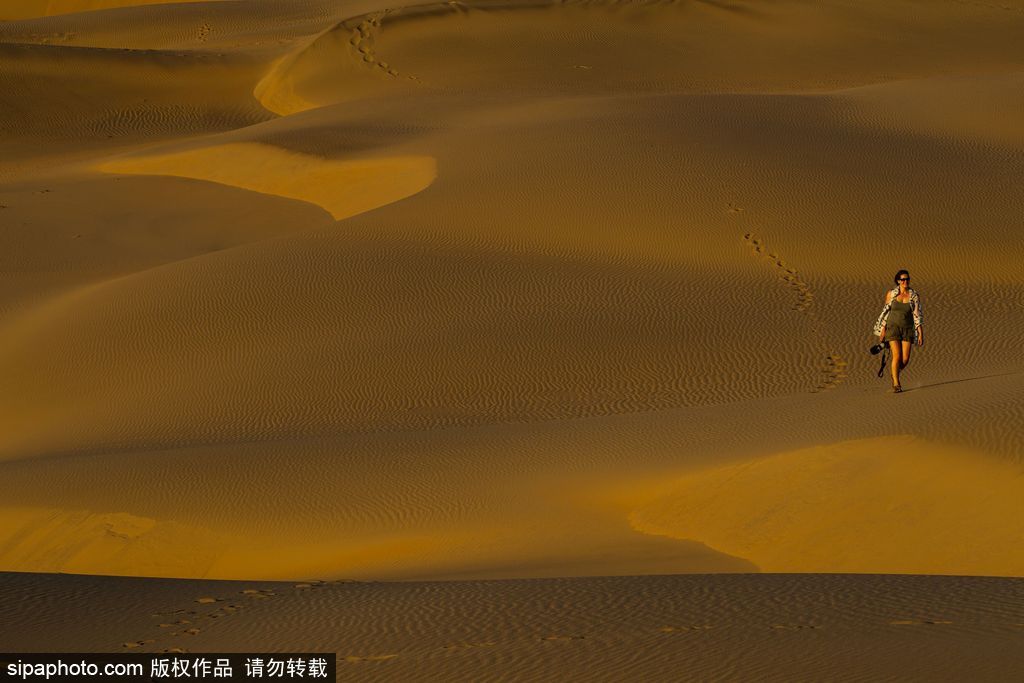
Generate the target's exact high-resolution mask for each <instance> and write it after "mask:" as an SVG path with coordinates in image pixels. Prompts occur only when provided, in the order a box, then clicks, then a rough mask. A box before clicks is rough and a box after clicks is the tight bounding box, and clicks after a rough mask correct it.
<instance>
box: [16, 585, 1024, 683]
mask: <svg viewBox="0 0 1024 683" xmlns="http://www.w3.org/2000/svg"><path fill="white" fill-rule="evenodd" d="M1022 591H1024V580H1021V579H1006V578H979V577H974V578H971V577H952V576H893V575H888V576H882V575H844V574H830V575H823V574H801V575H793V574H743V575H713V576H708V575H673V576H620V577H601V578H578V577H577V578H560V579H509V580H501V581H441V582H418V581H417V582H393V583H392V582H367V583H360V582H332V581H325V582H322V583H315V582H295V583H293V582H287V583H282V582H251V581H204V580H180V579H179V580H172V579H149V578H134V577H131V578H126V577H109V576H78V575H63V576H54V575H46V574H11V573H3V574H0V618H2V619H3V622H4V623H6V624H11V625H12V626H15V627H16V630H15V632H14V633H12V635H11V638H10V640H9V641H8V642H10V643H12V644H13V645H14V646H15V647H14V649H15V650H16V651H18V650H22V649H24V650H25V651H28V650H30V649H31V648H33V647H35V646H37V645H38V643H39V642H41V641H46V640H47V639H52V638H54V637H60V638H61V639H62V640H61V642H63V643H66V644H67V647H68V648H69V650H71V651H75V652H109V651H118V652H176V651H186V652H232V651H233V652H246V651H248V650H246V648H247V647H251V645H252V644H253V643H273V644H274V647H275V649H276V651H278V652H309V651H318V652H336V653H337V680H339V681H363V680H365V681H414V680H415V681H419V680H437V681H444V680H448V681H451V680H472V681H497V680H503V681H504V680H515V681H550V680H553V678H554V676H555V675H558V676H560V677H561V678H562V679H563V680H579V681H651V680H674V681H679V680H686V681H697V680H700V681H710V680H749V681H754V680H757V681H823V680H829V681H879V680H901V681H936V680H950V681H953V680H956V681H963V680H971V681H1007V680H1014V679H1015V677H1016V674H1018V673H1019V672H1021V671H1022V670H1024V648H1021V647H1020V642H1021V639H1022V638H1024V601H1022V599H1021V598H1022V596H1024V593H1022ZM38 595H45V596H47V598H48V600H47V601H46V602H45V603H42V602H38V601H32V602H31V604H32V605H33V608H32V609H28V610H26V609H19V606H20V605H22V604H24V603H25V602H27V600H26V598H25V596H38ZM97 620H101V621H102V623H103V625H104V627H103V629H102V630H100V629H97V628H94V627H88V626H86V625H87V624H95V623H96V622H97ZM41 634H46V635H45V636H43V635H41ZM780 655H781V656H780ZM895 672H899V675H894V673H895Z"/></svg>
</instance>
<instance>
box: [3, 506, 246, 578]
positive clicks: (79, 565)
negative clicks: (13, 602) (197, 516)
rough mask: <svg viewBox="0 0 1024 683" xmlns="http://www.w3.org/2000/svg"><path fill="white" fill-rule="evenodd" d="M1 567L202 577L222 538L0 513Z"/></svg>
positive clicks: (107, 518) (44, 511) (107, 521)
mask: <svg viewBox="0 0 1024 683" xmlns="http://www.w3.org/2000/svg"><path fill="white" fill-rule="evenodd" d="M0 529H4V530H6V531H7V533H6V534H5V535H4V538H3V542H2V543H0V557H2V558H3V560H2V561H3V566H5V567H9V568H11V569H13V570H15V571H17V570H21V571H34V572H38V571H61V572H79V573H84V574H107V575H114V576H125V575H128V576H139V575H142V576H181V575H183V574H184V575H191V576H196V575H203V574H205V573H206V572H207V571H208V570H209V568H210V565H211V563H212V562H213V560H214V558H215V557H216V556H217V555H218V554H219V548H220V547H221V546H222V545H223V544H224V542H225V540H226V537H224V536H223V535H221V534H216V533H213V532H211V531H210V530H209V529H204V528H199V527H196V526H190V525H185V524H179V523H177V522H173V521H168V520H157V519H152V518H149V517H141V516H138V515H133V514H130V513H127V512H93V511H91V510H70V509H59V508H28V507H5V508H0Z"/></svg>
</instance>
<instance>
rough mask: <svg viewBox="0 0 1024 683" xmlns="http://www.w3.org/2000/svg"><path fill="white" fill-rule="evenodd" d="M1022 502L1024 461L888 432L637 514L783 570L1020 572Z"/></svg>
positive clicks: (777, 461) (799, 454)
mask: <svg viewBox="0 0 1024 683" xmlns="http://www.w3.org/2000/svg"><path fill="white" fill-rule="evenodd" d="M1022 500H1024V477H1021V467H1020V466H1019V465H1014V464H1009V463H1005V462H999V461H993V460H991V459H990V458H987V457H986V456H984V455H983V454H979V453H975V452H970V451H967V450H964V449H959V448H952V447H950V446H946V445H942V444H938V443H932V442H929V441H925V440H923V439H920V438H915V437H912V436H886V437H881V438H873V439H861V440H854V441H846V442H842V443H837V444H831V445H827V446H819V447H814V448H808V449H801V450H798V451H793V452H788V453H781V454H778V455H772V456H769V457H765V458H759V459H755V460H751V461H749V462H744V463H741V464H736V465H729V466H726V467H721V468H713V469H709V470H706V471H703V472H699V473H695V474H692V475H689V476H687V477H685V478H683V479H681V480H679V481H678V482H677V484H676V487H675V489H674V490H673V491H672V492H670V493H667V494H665V495H663V496H661V497H659V498H657V499H655V500H653V501H652V502H650V503H648V504H646V505H643V506H640V507H639V508H637V509H636V510H635V511H633V513H632V514H631V515H630V518H631V520H632V523H633V526H634V528H636V529H637V530H640V531H643V532H645V533H656V534H664V535H668V536H672V537H674V538H688V539H697V540H700V541H703V542H704V543H707V544H708V545H709V546H711V547H713V548H716V549H718V550H721V551H722V552H725V553H729V554H732V555H735V556H738V557H743V558H746V559H749V560H751V561H752V562H754V563H756V564H757V565H758V566H760V567H761V568H762V569H764V570H766V571H772V572H871V573H915V574H964V575H967V574H973V575H978V574H982V575H1010V576H1020V575H1022V574H1024V545H1022V544H1021V543H1020V539H1021V538H1022V537H1024V518H1022V517H1021V515H1020V506H1021V501H1022ZM995 549H998V550H995Z"/></svg>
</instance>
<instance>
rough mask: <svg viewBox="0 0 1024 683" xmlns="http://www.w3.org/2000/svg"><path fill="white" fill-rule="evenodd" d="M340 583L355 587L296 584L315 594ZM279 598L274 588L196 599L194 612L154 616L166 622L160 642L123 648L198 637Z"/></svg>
mask: <svg viewBox="0 0 1024 683" xmlns="http://www.w3.org/2000/svg"><path fill="white" fill-rule="evenodd" d="M339 583H352V581H349V580H344V579H341V580H336V581H311V582H308V583H296V584H295V585H294V586H293V589H294V590H315V589H317V588H323V587H324V586H329V585H333V584H339ZM277 595H278V592H277V591H275V590H273V589H270V588H246V589H243V590H241V591H239V592H238V596H237V597H235V598H230V599H229V598H223V597H209V596H204V597H200V598H196V599H195V603H196V606H194V607H191V608H187V607H186V608H182V609H176V610H171V611H169V612H156V613H154V614H153V615H152V616H153V617H156V618H161V619H163V621H162V622H160V623H159V624H157V627H158V628H161V629H165V631H164V633H163V634H161V636H160V637H159V638H146V639H143V640H132V641H128V642H124V643H121V647H122V648H125V649H133V648H137V647H143V646H146V645H152V644H153V643H155V642H157V640H163V639H164V636H165V635H166V637H178V636H184V637H188V636H195V635H198V634H199V633H200V632H201V631H202V627H203V625H204V623H205V622H208V621H211V620H214V619H220V618H222V617H226V616H229V615H231V614H235V613H236V612H239V611H240V610H243V609H245V607H246V606H247V604H252V603H253V602H254V601H259V600H268V599H270V598H273V597H275V596H277ZM222 603H224V604H222ZM203 605H217V607H215V608H213V609H206V610H204V609H203V607H201V606H203ZM161 652H165V653H184V652H188V650H186V649H185V648H183V647H168V648H166V649H164V650H161Z"/></svg>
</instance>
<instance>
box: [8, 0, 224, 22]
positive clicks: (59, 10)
mask: <svg viewBox="0 0 1024 683" xmlns="http://www.w3.org/2000/svg"><path fill="white" fill-rule="evenodd" d="M192 1H193V2H195V1H196V0H192ZM200 1H206V2H218V1H219V2H224V1H230V0H200ZM175 2H181V0H6V2H5V3H4V7H3V9H0V20H11V19H28V18H30V17H48V16H53V15H54V14H69V13H72V12H92V11H95V10H101V9H111V8H118V7H135V6H139V5H162V4H167V3H175Z"/></svg>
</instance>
